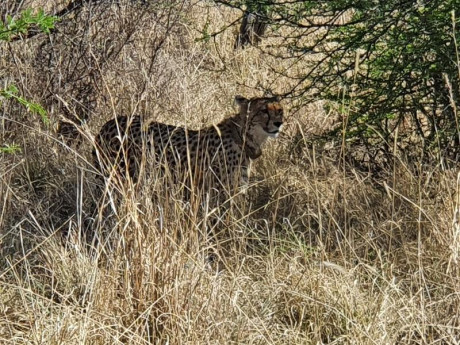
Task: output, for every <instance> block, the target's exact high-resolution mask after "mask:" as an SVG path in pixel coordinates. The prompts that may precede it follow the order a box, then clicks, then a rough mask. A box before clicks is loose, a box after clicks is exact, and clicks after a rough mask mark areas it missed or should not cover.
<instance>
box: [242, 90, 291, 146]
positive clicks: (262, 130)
mask: <svg viewBox="0 0 460 345" xmlns="http://www.w3.org/2000/svg"><path fill="white" fill-rule="evenodd" d="M235 102H236V104H238V105H239V107H240V115H241V116H242V119H243V121H244V126H245V127H246V128H247V130H248V131H249V132H250V133H251V134H252V135H254V136H256V137H259V138H260V139H261V140H264V139H266V138H268V137H272V138H276V137H278V135H279V133H280V131H281V128H282V126H283V107H282V106H281V104H280V100H279V97H278V96H275V97H262V98H252V99H246V98H244V97H242V96H236V97H235Z"/></svg>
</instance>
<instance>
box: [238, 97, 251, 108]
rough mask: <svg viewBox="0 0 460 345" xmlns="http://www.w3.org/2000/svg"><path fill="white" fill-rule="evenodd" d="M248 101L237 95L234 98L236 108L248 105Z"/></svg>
mask: <svg viewBox="0 0 460 345" xmlns="http://www.w3.org/2000/svg"><path fill="white" fill-rule="evenodd" d="M248 101H249V100H248V99H246V98H244V97H243V96H240V95H237V96H235V104H236V105H238V106H240V107H241V106H242V105H245V104H247V103H248Z"/></svg>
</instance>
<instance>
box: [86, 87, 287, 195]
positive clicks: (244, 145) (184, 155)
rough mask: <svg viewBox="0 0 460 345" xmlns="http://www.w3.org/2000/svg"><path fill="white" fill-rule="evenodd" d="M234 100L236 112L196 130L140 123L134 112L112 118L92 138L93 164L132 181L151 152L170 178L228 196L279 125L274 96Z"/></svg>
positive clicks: (280, 114)
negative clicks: (94, 137)
mask: <svg viewBox="0 0 460 345" xmlns="http://www.w3.org/2000/svg"><path fill="white" fill-rule="evenodd" d="M235 102H236V104H237V105H238V106H239V112H238V114H236V115H234V116H233V117H230V118H227V119H225V120H223V121H222V122H220V123H219V124H217V125H213V126H210V127H207V128H204V129H201V130H190V129H185V128H183V127H176V126H172V125H167V124H163V123H158V122H152V123H150V124H144V123H143V120H142V118H141V117H139V116H131V117H126V116H122V117H118V118H116V119H112V120H110V121H108V122H107V123H106V124H105V125H104V126H103V127H102V129H101V130H100V132H99V134H98V135H97V137H96V145H95V150H94V152H93V154H94V155H95V163H96V165H97V166H99V167H100V168H102V169H100V170H101V171H102V175H107V173H114V172H116V173H118V174H120V175H122V176H123V177H126V176H129V177H130V178H132V180H133V181H137V180H138V178H139V175H140V171H141V170H142V169H141V166H142V165H143V164H144V166H145V171H146V172H148V171H149V168H150V165H145V163H146V162H151V160H148V159H147V160H146V159H144V158H145V157H153V162H154V165H155V166H156V167H158V168H160V169H161V172H162V174H165V173H170V174H171V176H173V180H174V181H175V183H184V184H185V185H186V186H187V188H188V189H192V188H193V187H195V188H196V187H197V188H199V189H201V190H204V191H206V192H208V191H210V190H211V189H213V190H215V191H217V194H221V193H223V192H226V194H227V195H231V194H232V193H235V192H236V191H237V190H238V189H239V188H243V189H244V188H245V187H246V186H247V183H248V178H249V167H250V163H251V160H254V159H256V158H259V157H260V156H261V154H262V144H263V143H264V142H265V141H266V139H267V138H269V137H272V138H276V137H278V135H279V133H280V131H281V128H282V126H283V108H282V106H281V104H280V100H279V98H278V97H263V98H252V99H246V98H244V97H242V96H236V97H235ZM147 164H150V163H147Z"/></svg>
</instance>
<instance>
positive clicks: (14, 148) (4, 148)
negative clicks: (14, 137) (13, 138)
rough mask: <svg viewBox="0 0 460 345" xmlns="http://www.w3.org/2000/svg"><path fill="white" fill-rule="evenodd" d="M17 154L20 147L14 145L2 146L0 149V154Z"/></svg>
mask: <svg viewBox="0 0 460 345" xmlns="http://www.w3.org/2000/svg"><path fill="white" fill-rule="evenodd" d="M17 152H21V147H19V146H18V145H16V144H12V145H4V146H2V147H0V153H8V154H12V153H17Z"/></svg>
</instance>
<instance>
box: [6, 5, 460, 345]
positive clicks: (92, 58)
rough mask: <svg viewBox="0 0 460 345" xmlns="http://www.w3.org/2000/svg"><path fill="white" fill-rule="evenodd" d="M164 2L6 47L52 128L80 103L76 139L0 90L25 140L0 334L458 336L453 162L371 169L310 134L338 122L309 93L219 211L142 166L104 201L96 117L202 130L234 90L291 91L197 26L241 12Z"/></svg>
mask: <svg viewBox="0 0 460 345" xmlns="http://www.w3.org/2000/svg"><path fill="white" fill-rule="evenodd" d="M35 4H36V3H35ZM171 4H172V6H171V7H168V8H165V7H163V8H162V7H161V6H157V7H155V6H154V8H153V9H152V8H150V9H148V8H146V7H145V6H142V5H139V4H138V5H136V3H135V2H130V1H126V2H124V1H121V2H119V3H118V4H116V3H114V4H113V5H111V6H108V5H104V4H94V5H93V6H92V7H91V6H88V7H86V8H84V9H83V10H82V13H80V14H79V15H78V16H77V17H76V18H71V19H68V20H66V21H63V22H62V23H61V24H60V25H62V26H61V29H60V30H59V32H57V33H55V34H53V36H51V37H50V38H46V37H42V36H40V37H35V38H33V39H30V40H26V41H24V42H14V43H10V44H3V45H2V46H1V49H2V54H1V56H2V57H1V60H0V64H1V69H0V78H1V79H2V85H3V83H5V84H6V83H15V84H16V85H18V86H19V87H20V88H21V90H22V92H23V94H24V95H25V96H26V97H28V98H29V99H32V100H34V101H36V102H39V103H41V104H45V105H46V106H47V109H48V111H49V115H50V117H51V120H52V124H58V123H59V121H61V122H62V123H68V122H69V121H71V122H75V121H78V119H80V118H82V117H83V116H82V113H85V115H84V117H85V118H84V121H83V123H79V126H78V127H76V129H75V130H76V131H77V132H78V133H79V136H80V138H81V140H80V143H79V144H78V143H77V142H76V141H75V140H69V137H66V138H62V137H61V136H59V135H58V133H56V131H59V128H57V126H55V127H52V128H45V127H44V126H43V125H42V124H41V123H40V120H39V119H38V118H35V117H34V116H32V115H31V114H28V113H26V112H25V111H24V110H23V109H22V108H21V107H20V106H18V105H17V104H15V103H13V102H9V101H4V102H3V103H2V105H1V106H2V113H1V115H0V116H1V127H0V128H1V134H0V138H1V140H2V142H4V143H6V144H12V143H15V144H18V145H19V146H21V148H22V151H21V152H20V153H16V154H1V155H2V156H1V160H0V181H1V186H0V205H1V206H0V207H1V211H0V244H1V247H0V251H1V252H0V342H1V343H2V344H147V343H158V344H186V343H187V344H208V343H209V344H240V343H241V344H310V343H311V344H313V343H314V344H320V343H328V344H458V343H460V322H459V316H458V315H459V307H460V298H459V297H460V296H459V292H460V281H459V262H458V260H459V248H460V247H459V241H460V233H459V232H460V229H459V212H460V210H459V207H460V200H459V198H460V193H459V190H460V187H459V185H460V176H459V175H458V174H457V172H455V171H441V170H440V169H438V168H437V167H434V166H433V167H425V166H419V167H418V169H413V168H412V167H411V168H409V166H408V165H407V164H406V163H405V161H404V159H403V158H402V157H396V158H397V159H395V160H394V163H393V165H392V166H391V167H388V168H387V170H386V171H385V173H384V174H382V175H381V176H380V177H379V178H378V179H376V178H374V177H373V176H372V174H370V173H365V172H363V171H360V170H358V169H356V168H354V167H353V166H350V165H349V164H347V163H346V162H344V160H342V159H340V155H331V154H329V151H328V150H325V149H324V148H321V147H318V146H315V145H311V144H310V138H311V137H312V136H313V135H314V134H316V133H320V132H321V131H324V128H325V127H326V126H331V125H334V124H335V118H334V116H333V114H328V113H326V112H325V110H324V107H323V106H322V104H321V101H320V100H318V102H316V103H312V104H307V105H304V104H297V103H296V102H298V100H285V108H286V110H287V114H288V115H287V118H286V122H287V123H286V126H287V128H286V131H285V132H284V133H283V134H282V136H281V138H280V139H279V140H277V141H271V142H269V143H268V144H267V145H266V147H265V149H264V154H263V157H262V158H261V159H259V160H257V161H256V162H255V164H254V167H253V172H252V178H251V183H252V184H251V187H250V188H249V191H248V195H246V196H239V197H238V198H237V199H235V202H234V204H233V206H232V207H230V208H227V209H225V210H219V211H216V210H214V209H212V207H210V208H209V209H206V207H203V206H202V205H203V203H202V202H196V203H188V204H187V202H186V201H184V200H183V199H182V198H181V197H180V190H173V191H171V190H166V189H167V188H165V183H164V180H163V177H161V176H158V175H157V174H156V172H155V171H154V170H153V171H150V174H149V175H146V176H145V178H144V179H143V180H142V181H141V182H140V183H138V184H137V185H132V184H129V183H110V184H109V185H108V186H107V189H106V192H110V193H108V194H107V196H106V198H105V201H104V202H102V203H101V202H100V201H99V198H100V193H101V191H100V190H99V189H98V188H97V186H96V183H97V179H96V178H95V176H94V167H93V164H92V161H91V158H90V157H91V155H90V151H91V150H92V147H93V144H92V140H93V137H94V135H95V134H96V133H97V131H98V130H99V128H100V126H101V125H102V124H103V123H104V122H106V121H107V120H109V119H110V118H112V117H114V116H115V115H117V114H136V113H141V114H145V116H146V117H147V118H149V119H155V120H160V121H165V122H168V123H172V124H180V125H186V126H189V127H191V128H199V127H202V126H204V125H205V124H210V123H217V122H219V121H220V120H221V119H223V118H224V117H226V116H229V115H230V114H231V113H232V112H234V111H235V109H233V108H232V105H231V104H232V99H233V97H234V96H235V94H243V95H246V96H253V95H260V93H261V91H260V89H263V88H267V87H270V88H271V89H272V90H273V91H275V92H279V93H281V92H284V91H285V89H286V88H287V87H288V84H287V83H288V82H289V81H286V80H285V79H281V78H280V77H279V76H277V75H276V74H273V73H272V72H271V71H270V69H269V68H268V66H269V65H270V64H271V63H273V60H272V61H270V59H274V58H273V57H267V56H263V55H260V54H259V52H258V50H256V49H252V48H248V49H245V50H239V51H234V50H233V43H234V38H235V36H234V35H235V32H232V30H227V31H226V32H224V33H223V34H221V35H219V36H216V37H215V38H212V39H210V40H209V41H197V40H196V39H197V38H199V37H201V36H202V34H201V33H200V30H202V29H203V28H204V27H207V28H208V30H210V31H213V30H218V29H219V28H221V26H222V23H230V22H231V21H232V20H234V19H235V18H237V16H238V13H234V12H232V11H230V10H229V9H225V8H221V7H218V6H216V5H214V4H212V3H210V2H202V1H197V2H193V3H191V2H184V3H182V2H177V3H171ZM33 5H34V3H33V2H32V3H29V4H27V3H25V4H24V6H33ZM55 5H56V6H57V8H59V6H63V5H62V4H60V3H58V2H56V4H55ZM0 6H2V5H0ZM48 6H49V3H48ZM143 11H144V12H143ZM141 14H142V15H141ZM133 18H135V20H134V19H133ZM171 22H173V23H174V25H168V23H171ZM273 39H276V38H273ZM77 43H78V44H77ZM76 47H80V50H76ZM111 49H115V50H116V51H117V53H112V54H109V52H110V50H111ZM44 53H46V54H44ZM44 56H46V57H47V60H44ZM75 57H80V59H77V60H74V58H75ZM278 63H279V64H280V67H283V65H282V64H283V62H282V61H281V62H278ZM289 64H290V62H286V66H285V67H286V68H289V66H290V65H289ZM295 68H301V66H299V65H296V66H295ZM77 73H79V75H80V76H81V78H82V79H81V80H80V79H79V78H78V75H77ZM88 85H89V86H90V87H91V93H90V95H89V96H90V97H89V96H88V97H87V95H86V94H85V93H84V92H83V91H85V90H86V89H85V88H86V87H88ZM85 97H87V98H85ZM294 105H295V109H296V110H295V111H289V110H290V109H291V108H294ZM60 134H63V133H60ZM339 149H340V144H339ZM345 149H346V148H345V147H343V148H342V151H343V150H345ZM339 151H340V150H339ZM342 153H343V152H342ZM114 182H116V181H114ZM175 192H177V193H178V194H179V195H177V194H175ZM217 217H218V218H219V219H218V220H217V221H216V218H217ZM211 258H213V260H211Z"/></svg>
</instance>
